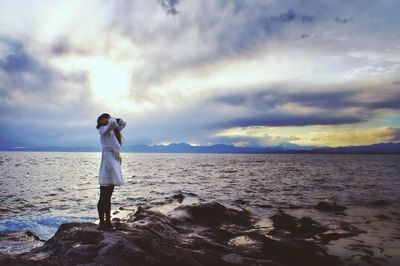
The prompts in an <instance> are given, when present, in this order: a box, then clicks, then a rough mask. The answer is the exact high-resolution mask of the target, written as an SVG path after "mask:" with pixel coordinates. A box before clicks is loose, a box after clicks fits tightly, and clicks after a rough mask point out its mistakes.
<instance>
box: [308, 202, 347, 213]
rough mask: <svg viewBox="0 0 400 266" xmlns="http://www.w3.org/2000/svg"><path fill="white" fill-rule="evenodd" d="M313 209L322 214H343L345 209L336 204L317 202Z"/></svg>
mask: <svg viewBox="0 0 400 266" xmlns="http://www.w3.org/2000/svg"><path fill="white" fill-rule="evenodd" d="M314 208H315V209H317V210H319V211H323V212H343V211H344V210H346V209H347V208H346V207H344V206H341V205H338V204H336V202H334V203H329V202H326V201H321V202H318V204H317V205H316V206H315V207H314Z"/></svg>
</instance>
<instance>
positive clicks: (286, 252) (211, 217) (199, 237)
mask: <svg viewBox="0 0 400 266" xmlns="http://www.w3.org/2000/svg"><path fill="white" fill-rule="evenodd" d="M113 225H114V227H115V228H116V230H114V231H99V230H98V229H97V225H96V224H94V223H67V224H63V225H61V226H60V227H59V229H58V231H57V232H56V234H55V235H54V236H53V237H52V238H51V239H50V240H48V241H47V242H46V243H45V244H44V245H43V246H42V247H39V248H36V249H34V250H32V251H30V252H28V253H25V254H21V255H16V256H11V255H2V254H0V265H77V264H82V265H160V266H161V265H166V266H168V265H171V266H172V265H174V266H175V265H177V266H200V265H216V266H217V265H218V266H219V265H221V266H225V265H226V266H228V265H230V266H232V265H248V266H253V265H275V266H279V265H310V266H313V265H315V266H316V265H341V263H340V261H339V259H338V258H337V257H334V256H331V255H329V254H326V252H325V250H324V248H323V247H321V246H320V245H319V244H318V243H317V242H316V241H314V242H313V241H305V240H301V239H297V238H294V237H288V238H282V239H281V240H276V239H272V238H270V237H267V236H265V235H264V234H262V233H260V232H258V231H257V230H256V228H255V227H254V225H253V217H252V216H251V214H250V213H249V212H248V211H246V210H244V209H240V208H233V207H227V206H224V205H222V204H220V203H217V202H208V203H199V204H194V205H188V206H182V205H180V206H179V207H177V208H176V209H175V211H174V213H173V214H172V215H166V214H163V213H161V212H157V211H154V210H152V209H151V207H148V206H147V207H146V206H142V207H138V209H137V211H136V212H135V213H134V214H132V215H131V217H130V218H129V219H128V220H127V221H122V220H121V221H119V222H118V223H114V224H113ZM274 225H275V226H276V227H277V228H280V229H281V230H289V231H290V232H291V233H292V234H293V235H309V234H316V233H317V232H319V231H321V230H324V229H323V228H322V227H321V226H320V225H318V223H317V222H315V221H314V220H312V219H311V218H307V217H306V218H296V217H293V216H290V215H288V214H285V213H279V214H278V215H276V216H274ZM296 227H299V228H300V229H295V228H296ZM304 232H306V233H304Z"/></svg>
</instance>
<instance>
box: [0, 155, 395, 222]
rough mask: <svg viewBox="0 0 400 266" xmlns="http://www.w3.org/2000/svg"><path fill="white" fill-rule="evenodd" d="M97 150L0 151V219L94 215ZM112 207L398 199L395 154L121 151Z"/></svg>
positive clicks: (297, 203) (98, 160)
mask: <svg viewBox="0 0 400 266" xmlns="http://www.w3.org/2000/svg"><path fill="white" fill-rule="evenodd" d="M99 162H100V154H99V153H47V152H38V153H35V152H21V153H16V152H2V153H0V172H1V176H0V183H1V188H0V202H1V206H2V207H1V210H0V219H6V218H11V217H25V216H31V215H38V214H42V215H53V216H61V217H68V216H71V217H85V218H95V217H96V205H97V197H98V185H97V173H98V168H99ZM122 171H123V175H124V179H125V185H124V186H122V187H119V188H117V189H116V191H115V193H114V195H113V204H114V205H113V208H114V209H116V208H118V207H119V206H122V205H134V204H137V203H141V202H146V201H149V200H154V199H160V198H164V197H166V196H170V195H172V194H174V193H177V192H182V193H184V194H185V195H186V196H189V197H198V198H201V199H205V200H218V201H220V202H222V203H232V202H235V201H237V200H238V199H240V200H242V201H244V202H246V203H247V204H248V205H262V204H270V205H273V206H282V207H285V206H291V205H299V206H303V207H304V206H310V205H314V204H316V203H317V202H319V201H321V200H330V201H336V202H338V203H340V204H346V205H349V204H351V205H364V204H365V203H366V202H369V201H371V200H374V199H385V200H387V201H389V202H392V203H394V204H397V203H398V202H400V193H399V192H400V178H399V176H400V156H399V155H277V154H267V155H226V154H224V155H218V154H134V153H128V154H123V166H122Z"/></svg>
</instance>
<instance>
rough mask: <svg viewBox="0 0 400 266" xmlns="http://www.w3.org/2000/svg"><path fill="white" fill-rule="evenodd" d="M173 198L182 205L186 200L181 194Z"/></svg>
mask: <svg viewBox="0 0 400 266" xmlns="http://www.w3.org/2000/svg"><path fill="white" fill-rule="evenodd" d="M172 198H173V199H174V200H177V201H178V202H179V203H182V202H183V200H184V199H185V196H184V195H183V194H182V193H179V194H175V195H173V196H172Z"/></svg>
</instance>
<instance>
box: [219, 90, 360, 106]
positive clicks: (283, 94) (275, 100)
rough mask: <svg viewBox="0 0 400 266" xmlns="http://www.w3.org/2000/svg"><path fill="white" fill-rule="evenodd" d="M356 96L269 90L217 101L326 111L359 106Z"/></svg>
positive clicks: (238, 94) (224, 96) (340, 93)
mask: <svg viewBox="0 0 400 266" xmlns="http://www.w3.org/2000/svg"><path fill="white" fill-rule="evenodd" d="M355 95H356V92H354V91H327V92H326V91H320V92H307V91H302V92H289V91H286V90H284V89H282V90H270V89H269V90H266V91H262V90H261V91H257V90H256V91H249V92H244V93H230V94H227V95H223V96H219V97H216V98H215V100H216V101H217V102H220V103H223V104H228V105H234V106H235V105H236V106H247V107H249V108H252V107H255V109H257V110H263V109H270V108H273V107H277V106H280V105H283V104H286V103H296V104H299V105H301V106H308V107H319V108H324V109H339V108H342V107H349V106H352V107H354V106H356V105H358V104H357V103H356V101H354V100H352V97H354V96H355Z"/></svg>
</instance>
